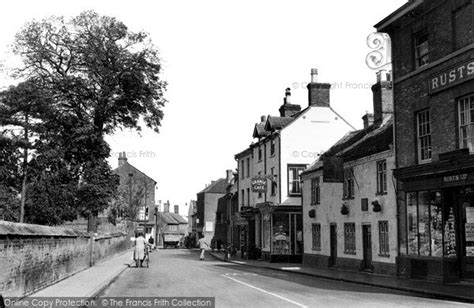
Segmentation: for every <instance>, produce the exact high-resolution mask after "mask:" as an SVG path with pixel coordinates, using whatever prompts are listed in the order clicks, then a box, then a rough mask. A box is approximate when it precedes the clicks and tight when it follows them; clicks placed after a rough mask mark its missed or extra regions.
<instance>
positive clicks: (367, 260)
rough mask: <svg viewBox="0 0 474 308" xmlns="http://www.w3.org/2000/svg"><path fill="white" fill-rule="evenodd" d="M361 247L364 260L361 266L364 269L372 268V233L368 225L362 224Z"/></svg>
mask: <svg viewBox="0 0 474 308" xmlns="http://www.w3.org/2000/svg"><path fill="white" fill-rule="evenodd" d="M362 249H363V257H364V260H363V262H362V266H363V269H364V270H369V271H371V270H372V234H371V229H370V225H362Z"/></svg>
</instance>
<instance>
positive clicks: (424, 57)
mask: <svg viewBox="0 0 474 308" xmlns="http://www.w3.org/2000/svg"><path fill="white" fill-rule="evenodd" d="M414 44H415V68H419V67H422V66H425V65H426V64H428V63H429V62H430V61H429V60H430V59H429V48H428V34H427V33H426V32H425V31H423V32H421V33H418V34H416V35H415V38H414Z"/></svg>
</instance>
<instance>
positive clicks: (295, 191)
mask: <svg viewBox="0 0 474 308" xmlns="http://www.w3.org/2000/svg"><path fill="white" fill-rule="evenodd" d="M304 168H305V166H304V165H288V195H290V196H291V195H301V182H300V175H301V173H302V172H303V171H304Z"/></svg>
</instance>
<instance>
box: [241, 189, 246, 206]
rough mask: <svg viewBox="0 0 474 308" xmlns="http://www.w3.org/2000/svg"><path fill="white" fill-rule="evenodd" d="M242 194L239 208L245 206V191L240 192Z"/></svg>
mask: <svg viewBox="0 0 474 308" xmlns="http://www.w3.org/2000/svg"><path fill="white" fill-rule="evenodd" d="M241 192H242V193H241V194H242V201H241V206H245V190H243V189H242V190H241Z"/></svg>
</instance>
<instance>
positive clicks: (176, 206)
mask: <svg viewBox="0 0 474 308" xmlns="http://www.w3.org/2000/svg"><path fill="white" fill-rule="evenodd" d="M174 213H175V214H178V215H179V205H175V206H174Z"/></svg>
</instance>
